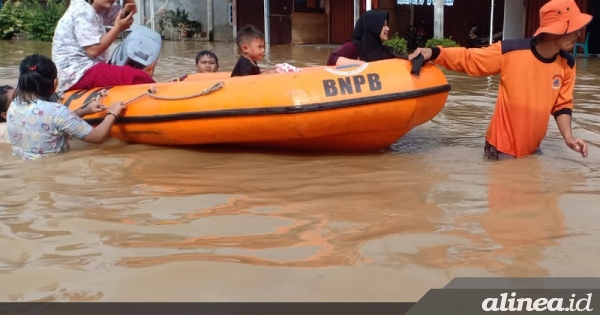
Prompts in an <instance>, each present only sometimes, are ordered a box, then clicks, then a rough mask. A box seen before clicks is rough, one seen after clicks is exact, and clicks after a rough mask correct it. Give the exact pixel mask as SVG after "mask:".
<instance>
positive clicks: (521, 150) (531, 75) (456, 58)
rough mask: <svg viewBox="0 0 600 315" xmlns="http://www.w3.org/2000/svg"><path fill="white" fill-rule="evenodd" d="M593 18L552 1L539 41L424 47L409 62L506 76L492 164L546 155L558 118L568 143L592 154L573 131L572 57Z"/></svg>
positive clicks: (489, 139)
mask: <svg viewBox="0 0 600 315" xmlns="http://www.w3.org/2000/svg"><path fill="white" fill-rule="evenodd" d="M591 20H592V16H591V15H588V14H583V13H581V12H580V11H579V8H578V7H577V4H576V3H575V1H574V0H550V1H549V2H547V3H546V4H544V6H542V8H541V9H540V27H539V28H538V29H537V31H536V32H535V34H534V36H533V38H526V39H511V40H504V41H500V42H496V43H494V44H492V45H490V46H488V47H485V48H468V49H467V48H462V47H456V48H442V47H434V48H418V49H417V50H415V52H414V53H412V54H411V55H410V56H409V60H412V59H413V58H415V57H417V56H418V55H419V54H422V55H423V58H424V59H425V60H432V61H433V62H434V63H436V64H438V65H440V66H442V67H444V68H447V69H449V70H454V71H460V72H464V73H466V74H468V75H470V76H490V75H494V74H499V75H500V86H499V90H498V99H497V101H496V109H495V110H494V114H493V115H492V120H491V121H490V124H489V126H488V131H487V135H486V141H485V145H484V149H483V151H484V155H485V157H487V158H488V159H491V160H504V159H515V158H520V157H524V156H528V155H531V154H537V153H540V152H541V151H540V149H539V147H540V144H541V142H542V140H543V138H544V137H545V136H546V132H547V130H548V118H549V115H550V114H552V115H553V116H554V119H555V121H556V124H557V125H558V129H559V131H560V133H561V135H562V137H563V139H564V141H565V144H566V145H567V146H568V147H569V148H571V149H572V150H573V151H576V152H579V153H581V155H582V156H583V157H586V156H587V154H588V150H587V145H586V143H585V142H584V141H583V140H582V139H578V138H575V137H574V136H573V134H572V130H571V114H572V112H573V88H574V84H575V59H573V57H572V56H571V55H570V54H569V52H570V51H572V50H573V46H574V45H575V42H576V41H577V38H578V37H579V36H580V33H581V29H582V28H584V27H585V26H586V25H587V24H589V23H590V21H591Z"/></svg>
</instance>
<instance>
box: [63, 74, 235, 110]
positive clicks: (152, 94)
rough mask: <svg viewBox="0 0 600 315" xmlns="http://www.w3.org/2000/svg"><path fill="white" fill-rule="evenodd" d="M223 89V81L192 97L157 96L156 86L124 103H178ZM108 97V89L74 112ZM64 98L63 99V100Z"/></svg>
mask: <svg viewBox="0 0 600 315" xmlns="http://www.w3.org/2000/svg"><path fill="white" fill-rule="evenodd" d="M223 87H225V83H224V82H223V81H219V82H217V83H215V84H213V85H212V86H211V87H208V88H206V89H204V90H202V91H200V92H198V93H194V94H190V95H184V96H162V95H156V92H158V89H157V88H156V86H151V87H150V88H149V89H148V91H146V92H144V93H142V94H140V95H138V96H136V97H134V98H132V99H131V100H129V101H127V102H124V103H125V105H129V104H131V103H133V102H136V101H138V100H139V99H141V98H142V97H144V96H148V97H150V98H153V99H158V100H166V101H176V100H185V99H189V98H194V97H198V96H204V95H208V94H211V93H213V92H216V91H218V90H220V89H222V88H223ZM107 95H108V90H107V89H103V90H102V91H100V95H98V96H97V97H95V98H94V99H93V100H90V101H88V102H85V103H83V105H81V106H80V107H79V108H77V109H75V110H74V111H77V110H80V109H83V108H86V107H87V106H88V105H90V104H91V103H92V102H94V101H97V100H99V99H100V98H101V97H105V96H107ZM62 98H64V97H61V99H62ZM107 108H108V107H107V106H104V109H107Z"/></svg>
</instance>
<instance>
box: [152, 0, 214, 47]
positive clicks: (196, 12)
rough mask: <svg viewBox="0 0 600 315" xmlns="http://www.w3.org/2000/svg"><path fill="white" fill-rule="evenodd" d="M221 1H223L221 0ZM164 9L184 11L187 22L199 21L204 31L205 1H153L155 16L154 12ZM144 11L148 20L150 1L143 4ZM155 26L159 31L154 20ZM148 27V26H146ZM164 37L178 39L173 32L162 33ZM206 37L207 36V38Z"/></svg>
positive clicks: (205, 18) (205, 17)
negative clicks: (186, 14) (186, 15)
mask: <svg viewBox="0 0 600 315" xmlns="http://www.w3.org/2000/svg"><path fill="white" fill-rule="evenodd" d="M217 1H219V0H216V1H214V2H217ZM221 1H223V0H221ZM163 7H164V8H165V9H166V10H167V11H168V10H173V11H175V10H176V9H177V8H178V7H179V8H180V9H185V10H186V11H187V12H188V19H189V20H196V21H199V22H200V23H202V30H203V31H204V30H206V23H207V15H206V12H207V11H206V9H207V7H206V0H193V1H192V0H154V13H155V14H156V12H158V11H159V10H160V9H161V8H163ZM144 11H145V14H146V16H147V17H148V18H150V15H151V13H152V11H151V9H150V1H149V0H146V1H145V3H144ZM154 25H155V30H156V31H158V32H159V31H160V30H159V28H158V22H157V21H156V20H155V22H154ZM148 26H150V25H149V24H148ZM164 35H165V37H166V38H167V39H178V38H179V37H178V36H179V33H178V32H177V31H176V30H174V31H172V32H171V30H169V29H167V30H165V32H164ZM207 37H208V36H207Z"/></svg>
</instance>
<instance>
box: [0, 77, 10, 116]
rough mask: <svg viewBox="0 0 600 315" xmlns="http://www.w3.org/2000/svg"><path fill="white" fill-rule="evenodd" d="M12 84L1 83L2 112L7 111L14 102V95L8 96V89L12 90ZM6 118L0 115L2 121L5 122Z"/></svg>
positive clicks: (0, 104)
mask: <svg viewBox="0 0 600 315" xmlns="http://www.w3.org/2000/svg"><path fill="white" fill-rule="evenodd" d="M12 89H13V87H12V86H10V85H0V113H5V112H6V111H7V110H8V106H10V102H12V97H10V96H8V91H9V90H12ZM5 121H6V119H4V118H2V116H0V122H5Z"/></svg>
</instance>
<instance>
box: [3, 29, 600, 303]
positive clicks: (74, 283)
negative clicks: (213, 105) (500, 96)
mask: <svg viewBox="0 0 600 315" xmlns="http://www.w3.org/2000/svg"><path fill="white" fill-rule="evenodd" d="M163 45H164V46H163V53H162V55H161V59H160V61H159V63H158V65H157V69H156V72H155V77H156V78H157V79H158V80H160V81H162V80H167V79H170V78H175V77H178V76H181V75H184V74H186V73H191V72H194V71H195V68H194V58H195V56H196V53H197V52H198V51H200V50H203V49H211V50H213V51H214V52H215V53H216V54H217V55H218V57H219V62H220V70H224V71H230V70H231V69H232V68H233V66H234V64H235V61H236V60H237V51H236V49H235V47H234V46H233V45H232V44H228V43H200V42H185V43H181V42H171V41H165V42H164V44H163ZM334 48H335V46H314V45H313V46H281V47H272V48H271V50H270V55H269V56H268V57H267V59H266V60H263V61H262V62H259V65H261V66H269V65H275V64H276V63H279V62H288V63H290V64H292V65H295V66H312V65H320V64H324V63H325V62H326V60H327V56H328V55H329V53H330V52H331V50H332V49H334ZM36 52H37V53H41V54H45V55H47V56H50V44H49V43H38V42H27V41H11V42H2V41H0V55H2V57H3V58H1V60H0V78H2V79H0V84H7V83H8V84H12V85H14V84H16V78H17V76H18V64H19V62H20V61H21V60H22V59H23V58H24V57H25V56H26V55H28V54H31V53H36ZM577 67H578V68H577V81H576V88H575V91H576V93H575V111H574V122H573V130H574V134H575V135H576V136H578V137H581V138H583V139H584V140H586V141H587V142H588V145H589V157H588V158H586V159H584V158H582V157H581V155H578V154H577V153H575V152H573V151H571V150H570V149H568V147H567V146H566V145H565V144H564V141H563V140H562V137H561V136H560V133H559V131H558V129H557V127H556V124H555V122H554V119H551V120H549V123H550V128H549V131H548V135H547V137H546V139H545V140H544V142H543V143H542V151H543V153H544V154H543V155H541V156H531V157H527V158H522V159H518V160H509V161H502V162H487V161H484V160H483V157H482V154H483V144H484V141H485V133H486V130H487V126H488V123H489V120H490V117H491V115H492V113H493V109H494V101H495V97H496V93H497V88H498V78H497V77H493V78H470V77H467V76H465V75H462V74H457V73H454V72H448V71H445V73H446V74H447V76H448V80H449V82H450V83H451V84H452V91H451V93H450V97H449V99H448V102H447V104H446V107H445V108H444V109H443V110H442V112H441V113H440V114H439V115H438V116H436V117H435V118H434V119H433V120H432V121H430V122H428V123H427V124H425V125H422V126H419V127H417V128H415V129H414V130H412V131H411V132H410V133H408V134H407V135H406V136H405V137H403V138H402V139H400V140H399V141H398V142H397V143H396V144H394V145H393V146H392V148H391V149H390V150H388V151H387V152H382V153H372V154H338V155H319V154H310V155H309V154H306V155H302V154H297V153H295V154H286V153H285V152H279V153H275V152H270V153H267V152H250V151H233V150H232V151H225V150H221V151H216V150H209V149H205V150H200V149H171V148H165V147H153V146H147V145H135V144H126V143H123V142H120V141H118V140H115V139H111V140H110V141H108V142H106V143H105V144H103V145H100V146H96V145H88V144H84V143H81V142H76V141H72V142H71V143H72V145H73V147H74V150H73V151H72V152H70V153H67V154H62V155H60V156H53V157H49V158H46V159H43V160H38V161H31V162H27V163H21V162H19V161H18V160H17V159H16V158H14V157H12V156H11V147H10V145H9V144H0V181H1V183H2V184H1V186H0V196H1V197H0V248H2V250H0V283H3V284H10V285H2V286H0V301H403V302H412V301H417V300H418V299H419V298H421V297H422V296H423V295H424V294H425V293H426V292H427V291H428V290H429V289H431V288H441V287H443V286H444V285H446V284H447V283H448V282H449V281H450V280H451V279H452V278H454V277H458V276H468V277H475V276H511V277H514V276H525V277H531V276H557V277H565V276H581V277H583V276H600V270H598V268H597V267H596V265H595V262H596V260H597V257H598V256H599V255H600V245H598V244H600V216H598V215H597V212H596V211H598V204H600V195H599V194H598V192H599V191H600V169H599V165H600V148H599V147H600V93H598V85H599V84H600V60H598V59H589V60H586V59H578V60H577ZM267 89H268V87H267ZM594 257H596V258H594Z"/></svg>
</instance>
